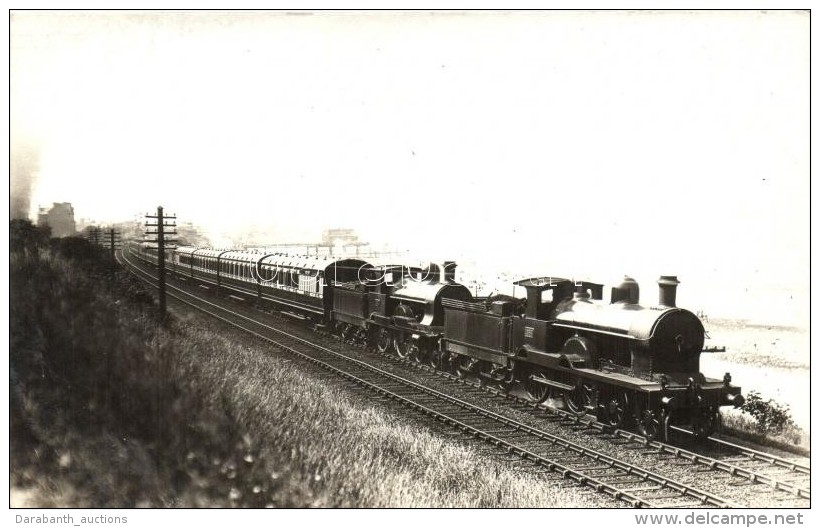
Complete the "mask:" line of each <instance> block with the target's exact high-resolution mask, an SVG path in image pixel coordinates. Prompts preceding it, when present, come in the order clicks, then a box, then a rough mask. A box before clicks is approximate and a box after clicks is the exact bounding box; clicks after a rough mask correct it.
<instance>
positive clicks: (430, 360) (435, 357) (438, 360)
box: [427, 345, 444, 370]
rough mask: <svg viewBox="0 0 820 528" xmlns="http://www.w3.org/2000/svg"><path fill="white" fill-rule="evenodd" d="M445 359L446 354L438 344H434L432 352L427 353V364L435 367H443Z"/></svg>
mask: <svg viewBox="0 0 820 528" xmlns="http://www.w3.org/2000/svg"><path fill="white" fill-rule="evenodd" d="M443 359H444V354H443V353H442V352H441V350H440V349H439V348H438V347H437V346H435V345H434V346H433V349H432V350H430V353H429V354H428V355H427V364H428V365H430V366H431V367H433V368H434V369H438V370H440V369H442V368H443V366H442V361H443Z"/></svg>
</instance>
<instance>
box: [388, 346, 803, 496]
mask: <svg viewBox="0 0 820 528" xmlns="http://www.w3.org/2000/svg"><path fill="white" fill-rule="evenodd" d="M382 356H383V357H386V358H389V359H390V360H392V361H397V362H401V363H403V364H406V365H410V366H414V367H416V368H419V369H421V370H426V371H429V372H432V373H435V374H437V375H439V376H443V377H445V378H448V379H450V380H452V381H455V382H458V383H462V384H467V385H472V386H474V387H476V388H480V389H481V390H483V391H485V392H487V393H490V394H493V395H494V396H498V397H501V398H504V399H506V400H509V401H511V402H513V403H514V404H515V405H516V406H519V407H520V408H525V409H528V410H530V411H534V412H541V411H543V412H546V413H548V414H550V415H552V416H554V417H555V419H556V420H560V421H562V422H565V423H567V424H573V425H577V426H581V427H586V428H589V429H593V430H597V431H599V432H601V433H604V434H607V435H609V436H610V437H611V440H612V441H613V442H618V443H621V444H636V445H641V446H644V447H648V448H651V449H654V450H655V451H656V452H657V454H658V455H661V456H663V455H666V456H671V457H674V458H676V459H680V460H686V461H689V462H691V463H692V464H693V465H698V466H703V467H706V468H708V469H710V470H714V471H719V472H723V473H727V474H729V475H731V476H732V477H736V478H738V479H744V480H747V481H749V482H750V483H754V484H762V485H766V486H769V487H771V488H772V489H774V490H776V491H778V492H782V493H785V494H788V495H792V496H794V497H797V498H799V499H806V500H811V490H810V488H809V480H810V476H811V468H809V467H808V466H805V465H802V464H798V463H796V462H793V461H790V460H786V459H784V458H781V457H778V456H775V455H771V454H769V453H764V452H762V451H757V450H755V449H751V448H749V447H745V446H741V445H738V444H734V443H732V442H729V441H727V440H723V439H717V438H711V437H710V438H708V439H707V444H708V445H711V446H713V447H712V449H711V451H712V452H714V451H717V450H718V449H719V450H726V449H729V450H731V452H732V453H731V455H732V456H721V457H720V458H716V457H715V456H711V455H709V454H705V453H703V452H700V453H699V452H695V451H691V450H688V449H684V448H682V447H679V446H675V445H671V444H668V443H664V442H660V441H657V440H652V441H649V440H647V439H646V438H644V437H643V436H641V435H638V434H635V433H632V432H630V431H626V430H623V429H612V428H611V427H610V426H608V425H605V424H603V423H601V422H598V421H595V420H594V419H591V418H586V417H579V416H576V415H574V414H572V413H569V412H567V411H564V410H562V409H558V408H556V407H551V406H548V405H543V404H536V403H533V402H532V401H530V400H529V399H527V398H525V397H521V396H517V395H515V394H511V393H510V392H507V391H504V390H500V389H498V388H495V387H493V386H488V385H485V384H484V383H482V382H480V381H474V380H469V379H464V378H462V377H459V376H456V375H454V374H451V373H449V372H443V371H441V370H438V369H434V368H432V367H429V366H427V365H423V364H419V363H416V362H413V361H411V360H408V359H401V358H398V357H397V356H394V355H391V354H382ZM672 429H674V430H675V431H676V432H678V433H681V434H685V435H691V433H690V432H689V431H687V430H685V429H680V428H678V427H673V428H672ZM714 446H717V449H716V448H715V447H714Z"/></svg>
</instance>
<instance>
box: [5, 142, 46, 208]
mask: <svg viewBox="0 0 820 528" xmlns="http://www.w3.org/2000/svg"><path fill="white" fill-rule="evenodd" d="M39 158H40V150H39V148H38V147H37V146H36V145H35V144H34V143H33V142H31V141H25V140H17V141H15V140H14V139H13V138H12V141H11V160H10V161H11V163H10V165H11V174H10V179H11V185H10V191H11V200H10V203H9V216H10V217H11V218H10V219H11V220H14V219H16V218H29V209H30V207H31V191H32V188H33V187H34V183H35V181H36V179H37V173H38V170H39V167H40V164H39Z"/></svg>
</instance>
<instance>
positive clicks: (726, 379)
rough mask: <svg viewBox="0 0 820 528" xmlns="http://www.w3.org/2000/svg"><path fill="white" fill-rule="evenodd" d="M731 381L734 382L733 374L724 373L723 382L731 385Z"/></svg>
mask: <svg viewBox="0 0 820 528" xmlns="http://www.w3.org/2000/svg"><path fill="white" fill-rule="evenodd" d="M730 383H732V375H731V374H729V373H728V372H727V373H726V374H724V375H723V384H724V385H729V384H730Z"/></svg>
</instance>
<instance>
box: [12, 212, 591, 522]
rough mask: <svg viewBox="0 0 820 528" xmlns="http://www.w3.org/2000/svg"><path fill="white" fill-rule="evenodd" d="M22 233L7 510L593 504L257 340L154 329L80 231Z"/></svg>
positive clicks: (133, 291)
mask: <svg viewBox="0 0 820 528" xmlns="http://www.w3.org/2000/svg"><path fill="white" fill-rule="evenodd" d="M11 241H12V247H11V250H12V251H11V263H10V264H11V329H10V332H11V348H10V355H11V358H10V363H11V388H12V401H11V417H12V429H11V477H12V478H11V485H12V495H11V500H12V505H13V506H21V505H25V506H76V507H127V506H160V507H162V506H222V507H227V506H238V507H263V506H274V507H280V506H295V507H301V506H341V507H346V506H351V507H380V506H478V507H481V506H494V507H498V506H505V507H517V506H527V507H536V506H540V507H549V506H567V505H572V506H582V505H584V503H583V502H581V501H583V500H584V499H579V497H580V495H579V494H577V493H575V492H572V491H569V490H565V489H561V488H558V487H555V486H554V485H551V484H550V483H549V482H547V480H546V479H545V478H543V477H538V476H531V475H523V474H520V473H517V472H515V471H514V469H512V468H510V467H509V466H505V465H503V464H501V463H497V462H495V461H494V460H493V459H491V458H487V457H485V456H481V455H480V454H478V453H477V452H476V451H475V450H473V449H472V448H470V447H469V446H465V444H463V443H460V442H459V441H458V440H457V439H448V438H443V437H441V436H438V435H435V434H434V433H432V432H431V431H429V430H428V429H427V428H425V427H424V426H422V425H419V424H418V423H416V422H415V420H414V419H412V418H410V417H407V416H404V417H403V416H400V415H395V414H393V413H390V412H385V410H383V409H380V408H378V407H375V408H374V407H372V406H371V405H370V404H368V403H367V402H366V401H362V400H361V398H358V397H356V395H355V394H352V393H351V392H350V391H349V390H346V389H344V388H343V386H342V385H341V384H340V382H338V381H336V380H335V379H332V378H328V376H327V375H324V374H321V373H317V372H314V371H312V370H311V369H308V368H305V367H302V366H299V364H298V363H296V362H294V361H289V360H287V359H283V358H278V357H275V356H272V355H271V354H270V353H269V352H268V351H266V350H265V348H264V346H262V345H260V344H259V342H257V341H254V340H252V339H250V338H246V337H242V336H238V335H237V334H236V333H228V332H226V331H224V330H214V329H213V328H212V326H213V325H212V324H209V323H208V322H199V321H198V320H197V319H196V318H190V319H189V320H185V321H181V320H178V319H172V320H171V321H170V322H169V323H168V324H167V325H165V326H164V327H158V326H157V325H156V324H155V322H154V321H155V318H156V313H155V309H154V305H153V303H152V301H151V298H150V296H149V295H147V294H146V293H145V291H144V290H143V287H142V286H141V285H140V284H139V283H138V282H137V281H136V279H133V278H131V277H129V276H128V275H127V274H124V273H120V274H118V275H117V276H116V277H115V278H114V279H113V280H111V279H109V270H108V269H107V268H106V265H105V264H104V254H102V253H101V252H99V250H97V249H95V248H93V247H90V246H89V245H88V244H87V243H86V242H85V241H83V240H80V239H64V240H60V241H56V240H53V241H48V240H47V238H46V237H45V236H44V235H43V233H41V232H40V231H39V230H37V229H36V228H34V227H33V226H31V225H30V224H27V223H21V222H17V223H15V222H13V223H12V230H11ZM228 335H230V336H231V337H226V336H228Z"/></svg>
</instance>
